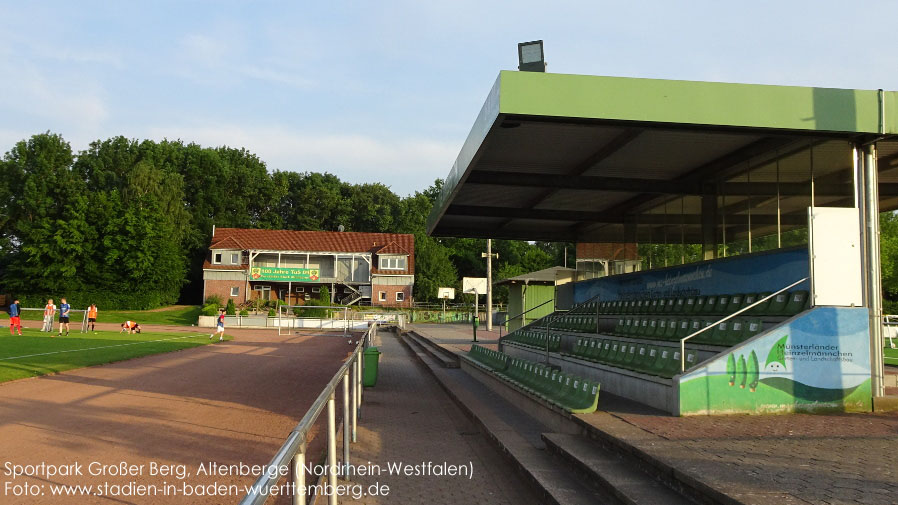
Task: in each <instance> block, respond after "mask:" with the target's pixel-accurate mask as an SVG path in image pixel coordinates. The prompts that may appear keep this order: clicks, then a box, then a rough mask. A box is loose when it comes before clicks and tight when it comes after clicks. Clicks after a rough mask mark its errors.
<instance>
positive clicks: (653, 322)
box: [642, 317, 658, 338]
mask: <svg viewBox="0 0 898 505" xmlns="http://www.w3.org/2000/svg"><path fill="white" fill-rule="evenodd" d="M656 331H658V319H657V318H654V317H653V318H650V319H649V322H648V327H646V329H645V333H643V334H642V336H643V337H644V338H655V332H656Z"/></svg>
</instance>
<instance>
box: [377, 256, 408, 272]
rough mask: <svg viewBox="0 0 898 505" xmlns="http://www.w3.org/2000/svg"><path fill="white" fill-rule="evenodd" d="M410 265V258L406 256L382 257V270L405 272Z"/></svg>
mask: <svg viewBox="0 0 898 505" xmlns="http://www.w3.org/2000/svg"><path fill="white" fill-rule="evenodd" d="M407 265H408V258H407V257H405V256H381V257H380V269H381V270H405V269H406V267H407Z"/></svg>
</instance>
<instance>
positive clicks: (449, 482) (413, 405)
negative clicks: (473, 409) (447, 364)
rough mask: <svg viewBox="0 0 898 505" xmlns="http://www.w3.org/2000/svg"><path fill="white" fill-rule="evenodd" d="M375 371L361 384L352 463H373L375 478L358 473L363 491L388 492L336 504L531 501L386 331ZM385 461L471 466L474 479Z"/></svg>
mask: <svg viewBox="0 0 898 505" xmlns="http://www.w3.org/2000/svg"><path fill="white" fill-rule="evenodd" d="M379 338H380V349H381V350H382V351H383V353H384V354H383V355H381V357H380V375H379V377H378V382H377V386H376V387H374V388H370V389H366V390H365V396H364V404H363V407H362V419H361V420H360V422H359V425H358V440H359V441H358V443H356V444H353V445H352V446H351V449H352V451H351V456H350V459H351V461H352V462H353V464H359V463H363V464H367V462H371V463H372V464H374V465H379V466H380V467H381V468H382V469H383V470H384V471H383V473H382V474H381V475H380V476H377V475H372V476H356V477H355V478H354V481H353V482H354V483H357V484H361V485H362V486H363V488H364V489H365V490H366V491H367V490H368V489H369V488H370V486H372V485H374V484H380V485H381V486H387V488H388V489H389V495H387V496H370V495H369V496H365V497H360V498H358V499H352V497H348V498H343V499H342V500H341V502H340V503H341V504H365V505H373V504H395V503H410V504H411V503H428V504H433V505H442V504H446V505H458V504H460V503H478V504H507V505H512V504H515V505H517V504H522V505H525V504H530V503H535V502H534V500H533V498H532V497H531V496H530V494H531V493H530V492H529V488H527V486H526V485H525V484H524V483H523V482H522V481H521V480H520V479H519V478H518V476H517V475H516V474H514V472H513V471H512V470H510V465H509V464H508V462H507V461H506V460H504V459H503V458H502V457H501V456H500V455H499V454H498V453H497V452H496V451H495V450H494V449H493V448H492V446H490V445H489V442H488V441H487V440H486V439H485V438H484V437H483V435H481V434H480V432H479V431H478V430H477V428H476V427H475V426H474V425H473V424H472V423H471V422H470V421H469V420H468V419H467V418H466V417H465V416H464V414H462V412H461V411H460V410H459V409H458V407H457V406H456V405H455V404H454V403H452V400H451V399H450V398H449V397H448V396H447V395H446V394H445V392H444V391H443V390H442V389H440V387H439V386H438V385H437V383H436V381H435V380H434V379H433V377H432V376H430V375H429V374H428V373H427V372H426V371H425V370H424V369H423V368H422V367H423V365H421V364H420V363H418V362H417V361H416V358H415V357H414V356H413V355H412V354H411V352H410V351H409V350H408V349H407V348H406V347H405V346H404V345H403V344H402V343H400V341H399V340H398V339H397V337H395V336H393V335H392V334H389V333H382V334H381V335H380V337H379ZM391 463H408V464H411V465H421V464H422V463H423V464H424V465H427V464H428V463H432V464H434V465H442V464H444V463H447V464H451V465H458V466H459V467H461V466H465V467H467V471H468V472H469V473H470V470H471V469H473V475H472V478H469V477H468V476H467V475H464V476H455V477H452V476H438V475H410V476H405V475H401V476H397V475H388V472H387V466H388V465H389V464H391Z"/></svg>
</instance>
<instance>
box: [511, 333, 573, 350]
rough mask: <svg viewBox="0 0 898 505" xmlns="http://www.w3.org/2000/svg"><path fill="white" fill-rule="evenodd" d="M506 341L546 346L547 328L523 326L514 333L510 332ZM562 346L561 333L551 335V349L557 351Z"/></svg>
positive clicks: (524, 344) (525, 345)
mask: <svg viewBox="0 0 898 505" xmlns="http://www.w3.org/2000/svg"><path fill="white" fill-rule="evenodd" d="M506 341H511V342H514V343H516V344H520V345H522V346H524V347H533V348H536V349H545V348H546V330H545V329H544V328H535V329H529V328H523V329H520V330H517V331H515V332H513V333H509V334H508V337H506ZM559 347H561V336H560V335H554V334H550V335H549V351H557V350H558V348H559Z"/></svg>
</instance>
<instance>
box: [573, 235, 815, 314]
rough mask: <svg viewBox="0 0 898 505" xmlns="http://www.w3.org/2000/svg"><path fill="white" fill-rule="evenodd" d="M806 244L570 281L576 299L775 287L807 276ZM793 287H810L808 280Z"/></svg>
mask: <svg viewBox="0 0 898 505" xmlns="http://www.w3.org/2000/svg"><path fill="white" fill-rule="evenodd" d="M808 272H809V267H808V251H807V248H806V247H801V248H795V249H780V250H776V251H769V252H763V253H757V254H746V255H742V256H734V257H732V258H723V259H716V260H710V261H703V262H701V263H691V264H689V265H682V266H676V267H668V268H662V269H658V270H650V271H646V272H634V273H631V274H623V275H612V276H609V277H602V278H600V279H591V280H588V281H581V282H578V283H576V284H574V303H583V302H585V301H587V300H589V299H591V298H594V297H595V296H599V300H621V299H623V300H627V299H637V298H641V299H647V298H664V297H669V296H692V295H721V294H733V293H760V292H765V291H769V292H773V291H777V290H779V289H782V288H784V287H786V286H788V285H789V284H791V283H793V282H795V281H797V280H799V279H802V278H804V277H807V276H808ZM794 289H809V285H808V284H807V283H803V284H801V285H799V286H796V287H795V288H794Z"/></svg>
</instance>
